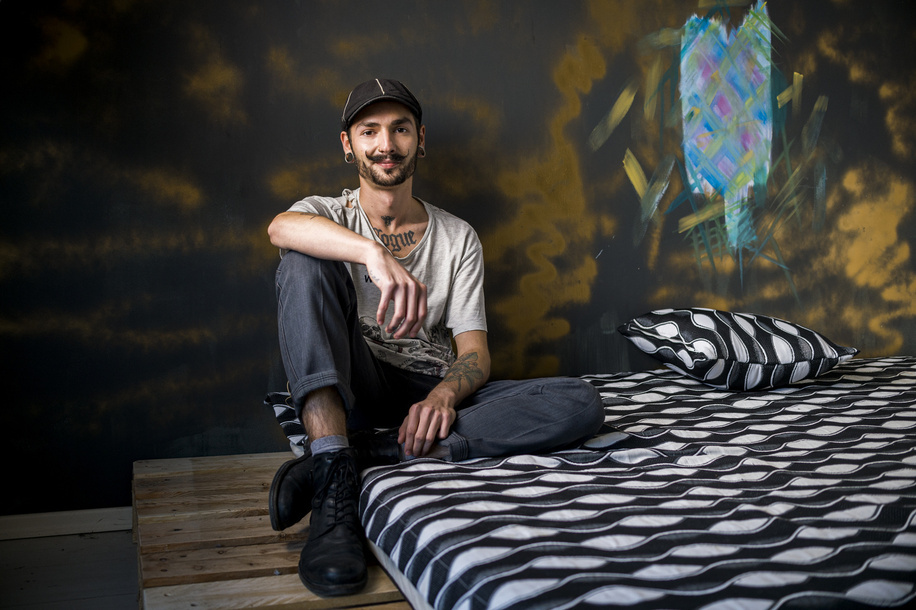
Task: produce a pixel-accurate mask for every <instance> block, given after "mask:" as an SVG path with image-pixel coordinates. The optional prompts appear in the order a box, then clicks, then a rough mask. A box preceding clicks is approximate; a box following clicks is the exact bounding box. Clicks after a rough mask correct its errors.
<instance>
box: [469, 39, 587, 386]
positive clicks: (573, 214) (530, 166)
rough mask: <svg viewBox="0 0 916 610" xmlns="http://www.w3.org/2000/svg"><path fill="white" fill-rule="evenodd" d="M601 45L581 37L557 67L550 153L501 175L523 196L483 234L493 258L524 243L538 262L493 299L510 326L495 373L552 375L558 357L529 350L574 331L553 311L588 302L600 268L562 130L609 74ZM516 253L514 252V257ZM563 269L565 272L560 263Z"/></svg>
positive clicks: (574, 158)
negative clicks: (557, 96)
mask: <svg viewBox="0 0 916 610" xmlns="http://www.w3.org/2000/svg"><path fill="white" fill-rule="evenodd" d="M604 71H605V64H604V59H603V57H602V55H601V53H600V51H599V49H598V48H597V47H596V46H595V45H594V44H593V43H592V42H590V41H588V40H587V39H584V38H583V39H580V41H579V44H578V45H577V47H576V49H575V51H574V52H572V51H568V52H567V53H566V55H565V56H564V57H563V58H562V59H561V60H560V62H559V63H558V65H557V67H556V69H555V70H554V72H553V80H554V83H555V84H556V86H557V90H558V91H559V92H560V93H561V94H562V96H563V102H564V103H563V105H562V106H560V108H559V109H558V110H557V112H556V114H555V115H554V116H553V117H552V118H551V119H550V121H549V126H548V136H549V142H548V144H547V145H546V146H545V147H544V148H545V149H546V150H548V151H549V152H548V153H547V155H546V157H543V158H536V159H523V160H522V161H521V163H520V164H519V167H520V169H518V170H517V171H507V172H504V173H503V174H501V175H500V177H499V184H500V187H501V189H502V191H503V192H504V194H505V195H506V196H507V197H508V198H510V199H511V200H515V201H517V203H518V207H517V211H516V213H515V215H514V216H512V215H510V217H509V218H508V219H507V221H506V222H505V223H503V224H501V225H499V226H497V227H495V228H494V229H493V230H492V231H491V232H490V233H489V234H487V235H486V236H484V239H483V241H484V252H485V253H486V255H487V258H488V265H492V266H494V267H498V266H499V264H500V261H501V260H503V258H504V257H507V255H508V254H509V253H510V252H516V251H518V250H522V251H523V252H524V254H525V257H526V258H527V260H528V261H529V263H530V264H531V266H532V267H533V270H532V271H529V272H527V273H525V274H524V275H523V276H522V278H521V279H520V280H519V285H518V290H517V291H514V293H512V294H509V295H508V296H504V297H502V298H500V299H498V300H496V301H495V302H492V303H491V305H490V311H491V313H495V314H497V315H499V316H501V317H502V318H503V319H504V320H505V322H506V325H507V327H508V329H509V331H510V333H511V337H510V338H509V340H508V342H506V343H505V344H503V345H499V346H496V349H495V350H494V358H493V362H494V373H495V374H497V375H513V376H518V375H526V376H537V375H551V374H555V372H556V370H557V369H558V367H559V361H558V359H557V358H556V357H555V356H552V355H549V356H531V355H529V350H530V348H532V347H533V346H535V345H537V344H539V343H543V342H545V341H551V340H555V339H558V338H560V337H562V336H564V335H565V334H567V333H568V332H569V328H570V326H569V322H568V321H567V320H565V319H562V318H559V317H556V316H555V315H552V312H553V311H555V310H556V309H558V308H560V307H563V306H565V305H569V304H572V303H585V302H587V301H588V300H589V298H590V296H591V284H592V282H593V281H594V278H595V276H596V274H597V263H596V262H595V260H594V254H593V253H591V252H588V251H587V250H588V247H590V246H591V241H592V238H593V236H594V234H595V230H596V228H597V225H598V224H599V220H598V218H597V217H594V216H591V215H589V214H587V212H588V210H587V198H586V194H585V188H584V185H583V181H582V176H581V174H580V166H579V158H578V153H577V150H576V148H575V147H574V146H573V144H572V143H571V142H570V141H569V140H568V138H567V137H566V135H565V133H564V131H565V129H566V127H567V126H568V124H569V123H570V121H572V120H573V119H575V118H576V117H578V116H579V114H580V113H581V109H582V103H581V99H580V97H579V96H580V92H588V91H589V90H590V89H591V84H592V82H593V81H594V80H595V79H597V78H600V77H602V76H603V75H604ZM509 258H512V257H509ZM558 264H560V265H561V268H562V269H563V272H562V274H561V273H560V272H559V271H558V269H557V265H558Z"/></svg>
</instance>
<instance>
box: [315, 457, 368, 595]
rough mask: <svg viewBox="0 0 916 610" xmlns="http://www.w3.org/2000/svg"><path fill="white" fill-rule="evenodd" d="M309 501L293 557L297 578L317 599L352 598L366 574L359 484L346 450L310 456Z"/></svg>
mask: <svg viewBox="0 0 916 610" xmlns="http://www.w3.org/2000/svg"><path fill="white" fill-rule="evenodd" d="M312 462H313V474H312V480H313V483H314V486H315V497H314V498H313V500H312V516H311V521H310V522H309V538H308V541H307V542H306V543H305V548H303V549H302V554H301V555H300V557H299V579H300V580H301V581H302V583H303V584H304V585H305V586H306V587H307V588H308V590H309V591H311V592H312V593H315V594H316V595H321V596H322V597H335V596H339V595H352V594H354V593H358V592H359V591H360V590H362V588H363V587H365V586H366V581H367V580H368V578H369V576H368V571H367V569H366V556H365V552H364V550H363V541H364V538H365V535H364V534H363V528H362V525H361V524H360V522H359V490H360V481H359V475H358V474H357V471H356V457H355V452H354V451H353V449H352V448H350V447H348V448H346V449H342V450H340V451H334V452H330V453H320V454H318V455H316V456H313V457H312Z"/></svg>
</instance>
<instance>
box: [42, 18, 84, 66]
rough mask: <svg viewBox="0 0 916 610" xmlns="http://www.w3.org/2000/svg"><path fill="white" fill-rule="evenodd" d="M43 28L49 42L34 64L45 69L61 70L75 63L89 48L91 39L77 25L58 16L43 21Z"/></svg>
mask: <svg viewBox="0 0 916 610" xmlns="http://www.w3.org/2000/svg"><path fill="white" fill-rule="evenodd" d="M41 29H42V31H43V33H44V35H45V38H46V39H47V40H48V44H47V45H46V46H45V47H44V48H43V49H42V50H41V52H40V53H39V54H38V56H37V57H36V58H35V59H34V61H33V64H34V65H35V66H36V67H37V68H39V69H43V70H60V69H64V68H69V67H70V66H72V65H73V64H75V63H76V62H77V61H78V60H79V59H80V58H81V57H82V56H83V55H84V54H85V53H86V50H87V49H88V48H89V39H88V38H86V35H85V34H83V33H82V32H81V31H80V30H79V29H78V28H77V27H76V26H74V25H71V24H69V23H67V22H65V21H62V20H60V19H56V18H53V17H52V18H48V19H45V20H43V21H42V23H41Z"/></svg>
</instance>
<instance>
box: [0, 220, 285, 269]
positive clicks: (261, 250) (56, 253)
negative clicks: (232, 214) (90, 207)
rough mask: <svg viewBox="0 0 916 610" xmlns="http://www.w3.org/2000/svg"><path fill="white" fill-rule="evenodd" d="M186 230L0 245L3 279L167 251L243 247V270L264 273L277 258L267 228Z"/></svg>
mask: <svg viewBox="0 0 916 610" xmlns="http://www.w3.org/2000/svg"><path fill="white" fill-rule="evenodd" d="M185 229H186V230H184V231H168V230H163V231H161V232H158V233H151V232H149V231H144V230H140V229H135V230H132V231H121V232H118V233H116V234H108V235H94V236H84V237H82V238H81V239H79V240H70V241H64V240H59V239H29V240H27V241H24V242H22V243H18V244H17V243H10V242H5V243H3V244H2V246H0V279H4V278H8V277H15V276H29V275H32V274H35V273H40V272H41V271H42V270H46V269H49V268H53V269H60V270H70V269H73V270H75V271H79V270H80V269H83V268H95V267H97V266H98V265H100V264H104V263H106V262H108V261H110V260H112V259H115V258H118V259H129V258H131V257H142V258H144V259H146V258H151V257H158V256H165V255H182V256H193V255H195V254H200V253H221V252H233V253H238V252H240V251H242V252H246V253H247V255H248V260H247V263H248V264H247V266H237V267H234V268H233V271H234V272H236V273H238V274H245V273H262V272H263V271H264V269H265V266H268V267H269V266H270V265H271V261H273V260H275V259H276V257H277V249H276V248H275V247H273V246H272V245H270V242H269V241H268V239H267V227H266V225H265V226H264V227H258V228H257V229H255V230H251V231H248V232H229V231H213V232H208V231H205V230H203V229H200V228H197V229H194V228H191V227H185Z"/></svg>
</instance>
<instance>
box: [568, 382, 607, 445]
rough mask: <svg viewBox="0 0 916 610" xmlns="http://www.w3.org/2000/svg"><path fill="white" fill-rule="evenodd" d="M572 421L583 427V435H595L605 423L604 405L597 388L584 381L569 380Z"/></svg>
mask: <svg viewBox="0 0 916 610" xmlns="http://www.w3.org/2000/svg"><path fill="white" fill-rule="evenodd" d="M566 381H567V383H568V385H569V388H568V389H566V391H567V392H568V395H569V404H570V413H569V415H570V420H571V423H574V424H575V425H577V426H581V428H580V429H581V430H582V434H583V435H587V434H594V433H595V432H597V431H598V429H599V428H601V424H603V423H604V404H603V403H602V402H601V395H600V394H599V393H598V390H596V389H595V386H593V385H592V384H590V383H588V382H587V381H585V380H583V379H576V378H569V379H567V380H566Z"/></svg>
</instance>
